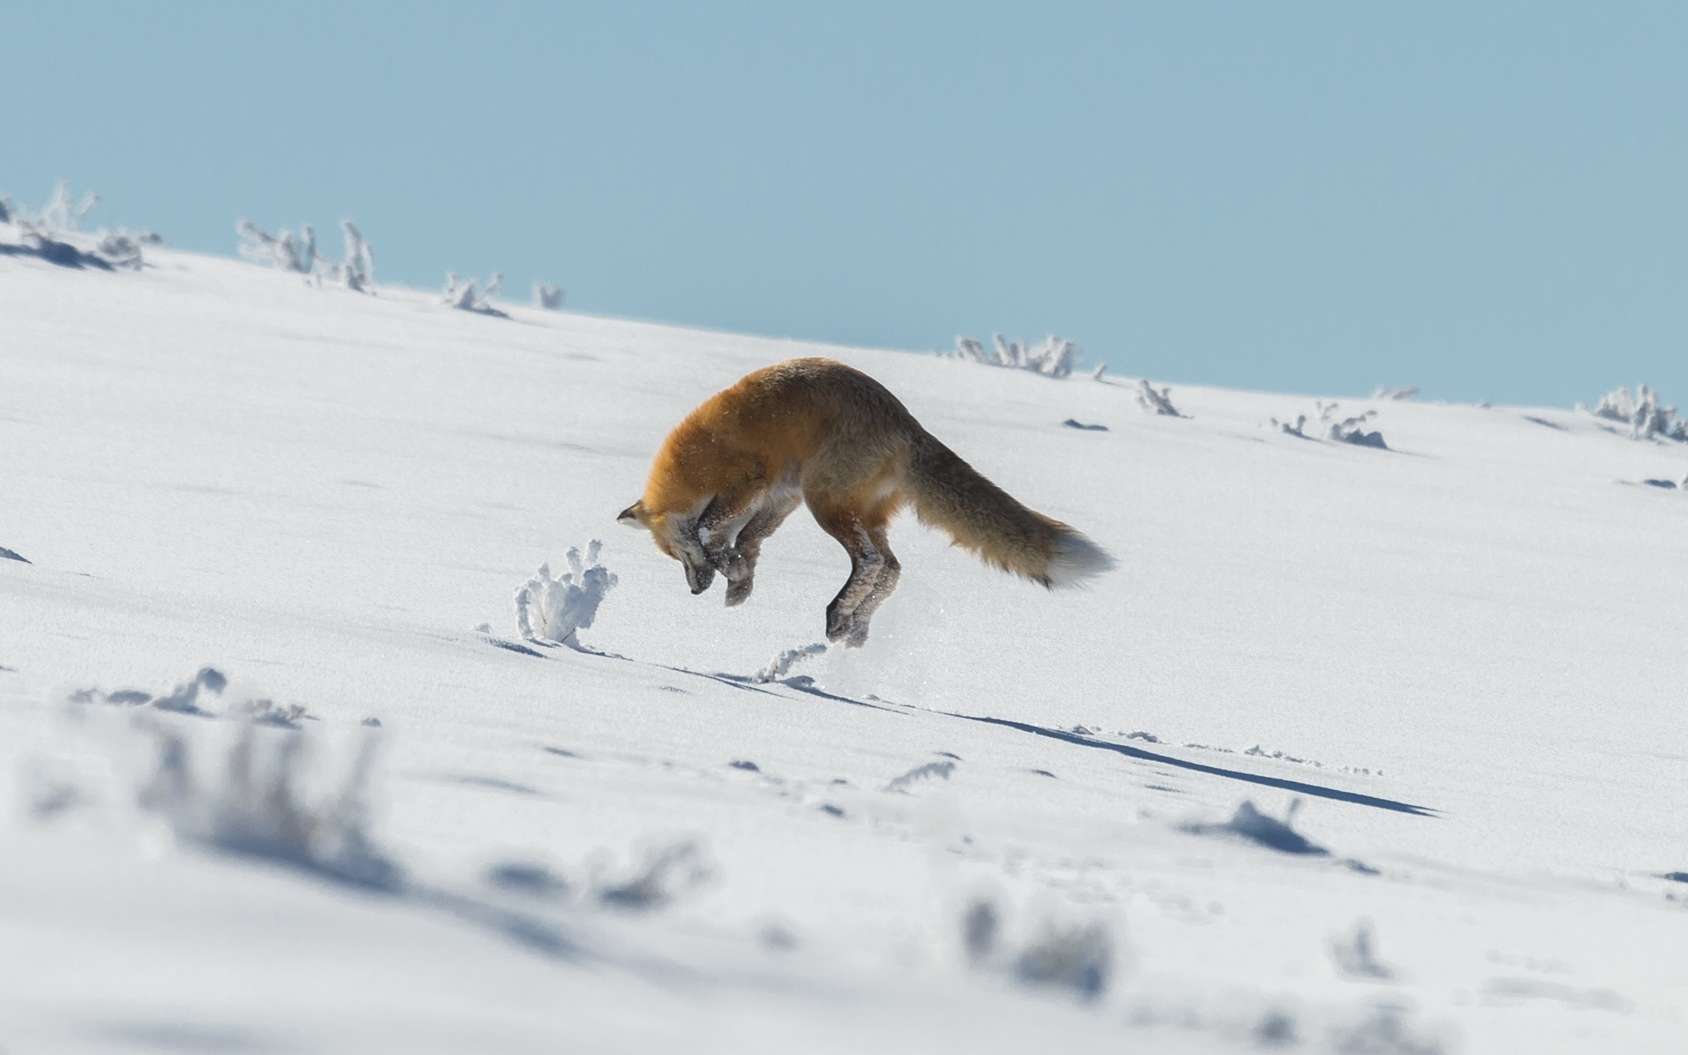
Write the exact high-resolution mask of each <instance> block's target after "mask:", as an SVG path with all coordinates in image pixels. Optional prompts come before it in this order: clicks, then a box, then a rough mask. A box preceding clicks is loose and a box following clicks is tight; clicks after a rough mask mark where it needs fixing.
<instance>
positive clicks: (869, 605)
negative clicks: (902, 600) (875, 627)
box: [844, 524, 903, 648]
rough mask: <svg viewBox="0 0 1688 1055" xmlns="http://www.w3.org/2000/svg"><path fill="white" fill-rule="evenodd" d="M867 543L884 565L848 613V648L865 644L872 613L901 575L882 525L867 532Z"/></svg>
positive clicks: (899, 564)
mask: <svg viewBox="0 0 1688 1055" xmlns="http://www.w3.org/2000/svg"><path fill="white" fill-rule="evenodd" d="M868 541H869V542H871V543H872V544H873V546H874V547H875V548H876V549H877V550H878V551H879V555H880V557H881V558H883V559H884V562H885V563H884V565H883V566H882V567H881V568H880V569H879V574H878V576H877V577H875V578H874V580H873V587H872V588H871V589H870V590H868V593H867V596H866V597H864V598H862V602H861V604H859V605H857V606H856V610H855V611H854V612H852V613H850V630H849V632H848V633H847V634H845V636H844V644H845V646H846V647H848V648H861V647H862V646H863V645H865V644H867V628H868V623H869V622H870V621H871V620H872V619H873V613H874V612H876V611H878V610H879V606H880V605H882V604H884V603H885V598H887V597H889V596H891V591H893V590H895V589H896V588H897V581H898V580H899V579H901V578H902V575H903V566H902V564H901V563H899V562H898V560H897V555H896V554H895V553H892V552H891V546H890V544H889V543H888V542H887V541H886V538H885V525H884V524H881V525H879V527H877V528H871V529H869V530H868Z"/></svg>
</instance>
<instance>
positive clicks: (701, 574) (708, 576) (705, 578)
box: [680, 560, 715, 597]
mask: <svg viewBox="0 0 1688 1055" xmlns="http://www.w3.org/2000/svg"><path fill="white" fill-rule="evenodd" d="M680 564H681V566H682V567H684V568H685V569H686V585H687V586H689V587H691V590H692V596H694V597H696V596H697V595H698V594H700V593H702V592H703V591H705V590H707V589H709V587H710V584H711V583H713V582H714V581H715V569H714V568H711V567H710V566H709V565H707V564H705V565H703V566H702V567H698V566H696V565H694V564H692V562H691V561H689V560H682V561H681V562H680Z"/></svg>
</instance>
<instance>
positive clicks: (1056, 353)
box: [952, 333, 1078, 377]
mask: <svg viewBox="0 0 1688 1055" xmlns="http://www.w3.org/2000/svg"><path fill="white" fill-rule="evenodd" d="M952 354H953V356H954V358H957V359H965V360H967V361H968V362H974V363H983V364H984V365H986V366H1004V367H1008V368H1009V369H1012V370H1029V371H1031V372H1032V373H1034V374H1042V375H1043V376H1045V377H1066V376H1067V375H1068V374H1070V373H1072V372H1073V361H1074V360H1075V359H1076V358H1077V357H1078V347H1077V346H1076V345H1074V344H1073V342H1071V341H1068V340H1064V339H1062V338H1060V337H1056V336H1054V335H1053V334H1051V335H1050V336H1048V337H1045V338H1044V339H1043V340H1042V341H1040V342H1039V343H1038V344H1036V345H1030V346H1027V345H1023V344H1021V343H1020V342H1019V341H1010V340H1007V339H1005V338H1004V337H1003V336H1002V334H1000V333H998V334H994V335H992V337H991V347H990V348H989V349H986V348H985V346H984V344H983V342H981V341H980V340H979V339H978V338H977V337H957V338H956V339H955V351H954V353H952Z"/></svg>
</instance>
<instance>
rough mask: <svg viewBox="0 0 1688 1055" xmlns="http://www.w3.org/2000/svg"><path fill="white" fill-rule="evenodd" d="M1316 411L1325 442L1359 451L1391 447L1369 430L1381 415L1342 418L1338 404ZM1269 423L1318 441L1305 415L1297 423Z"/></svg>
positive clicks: (1372, 412) (1317, 407)
mask: <svg viewBox="0 0 1688 1055" xmlns="http://www.w3.org/2000/svg"><path fill="white" fill-rule="evenodd" d="M1313 407H1314V409H1315V410H1316V411H1317V412H1318V415H1319V416H1318V421H1317V424H1318V426H1319V430H1320V432H1322V433H1323V434H1324V438H1325V439H1327V440H1331V441H1333V442H1336V443H1352V444H1354V445H1355V446H1358V447H1376V448H1378V449H1379V450H1388V449H1389V445H1388V444H1386V443H1385V442H1384V441H1383V433H1381V432H1367V431H1366V429H1365V425H1366V423H1367V422H1369V421H1370V420H1371V419H1372V418H1374V417H1376V416H1377V411H1375V410H1368V411H1366V412H1365V413H1363V414H1356V415H1354V416H1351V417H1339V416H1338V415H1337V404H1335V403H1323V402H1315V403H1314V404H1313ZM1268 420H1269V421H1270V422H1271V425H1272V427H1273V428H1275V429H1277V430H1278V431H1279V432H1282V433H1284V434H1285V435H1288V436H1299V437H1301V438H1302V439H1307V440H1310V439H1317V438H1318V437H1317V436H1309V435H1308V434H1307V426H1308V425H1309V424H1312V422H1310V421H1309V420H1308V417H1307V415H1305V414H1297V415H1296V416H1295V420H1293V421H1291V420H1289V419H1287V418H1286V419H1283V420H1280V419H1278V418H1269V419H1268Z"/></svg>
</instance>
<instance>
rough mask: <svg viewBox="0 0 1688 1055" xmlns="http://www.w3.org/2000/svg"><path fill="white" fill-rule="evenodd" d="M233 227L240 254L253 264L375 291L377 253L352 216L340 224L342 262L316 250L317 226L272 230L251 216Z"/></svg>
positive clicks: (350, 287)
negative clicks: (257, 222) (344, 254)
mask: <svg viewBox="0 0 1688 1055" xmlns="http://www.w3.org/2000/svg"><path fill="white" fill-rule="evenodd" d="M234 229H235V233H236V234H238V235H239V236H240V255H241V256H243V257H245V258H246V259H247V260H250V261H252V262H253V263H254V264H261V265H263V266H265V267H273V268H279V269H280V270H282V271H293V272H297V273H298V274H301V275H304V276H306V278H307V279H309V280H310V281H311V282H313V283H317V282H321V281H322V280H323V279H324V278H327V279H329V280H330V281H332V282H334V283H336V284H338V285H341V286H344V287H346V288H347V289H349V290H351V291H352V292H354V293H374V292H375V254H374V253H373V252H372V251H371V250H370V248H369V242H368V240H366V239H365V238H364V237H363V232H362V231H360V230H359V229H358V225H357V224H355V223H353V222H352V221H350V220H344V221H342V222H341V224H340V231H341V234H342V235H343V236H344V237H345V240H346V256H345V259H344V260H341V261H340V262H339V263H333V262H331V261H329V260H328V259H326V258H325V257H323V256H322V255H321V254H320V253H318V252H317V238H316V228H314V227H312V226H311V225H310V224H306V225H304V226H303V227H301V228H299V233H298V234H294V233H293V232H292V231H289V230H287V229H285V228H283V229H282V230H281V231H279V232H278V233H276V234H271V233H269V232H268V231H266V230H264V229H263V228H261V227H259V226H258V225H257V224H255V223H253V222H252V221H251V220H245V219H243V220H241V221H239V222H238V223H236V224H235V225H234Z"/></svg>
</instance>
